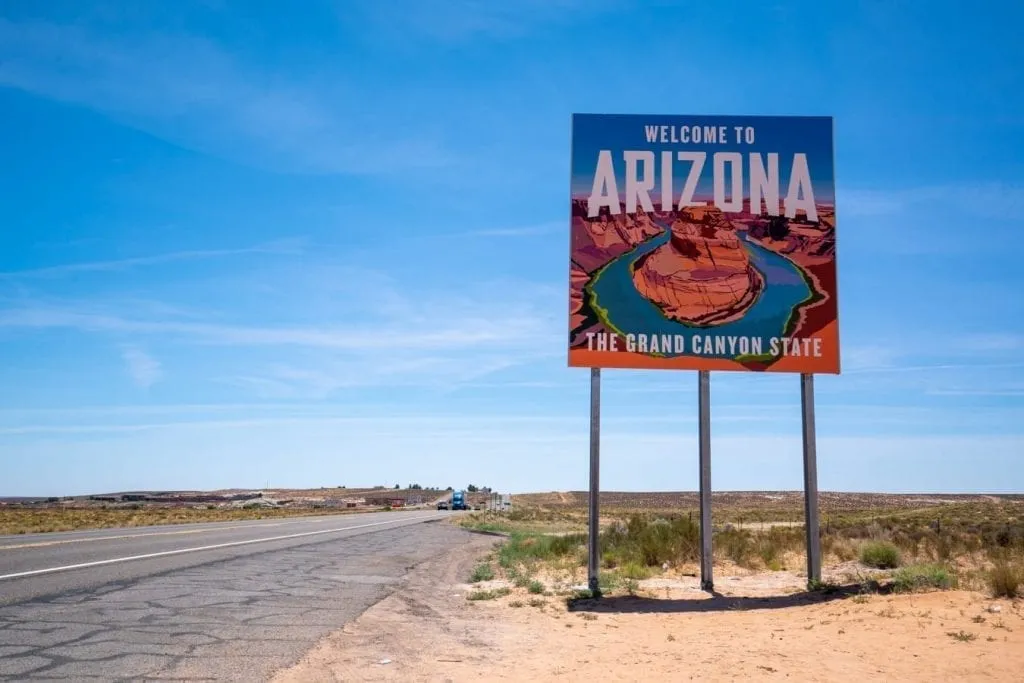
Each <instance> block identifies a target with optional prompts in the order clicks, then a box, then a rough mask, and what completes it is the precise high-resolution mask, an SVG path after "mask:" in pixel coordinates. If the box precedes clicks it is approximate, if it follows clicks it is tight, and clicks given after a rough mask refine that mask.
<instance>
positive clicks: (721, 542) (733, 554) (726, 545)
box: [715, 528, 754, 567]
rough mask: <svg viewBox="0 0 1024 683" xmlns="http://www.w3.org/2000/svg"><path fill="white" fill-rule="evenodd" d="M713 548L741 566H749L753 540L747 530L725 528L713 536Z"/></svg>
mask: <svg viewBox="0 0 1024 683" xmlns="http://www.w3.org/2000/svg"><path fill="white" fill-rule="evenodd" d="M715 548H719V549H720V550H721V552H722V553H723V554H724V555H725V556H726V557H728V558H729V559H730V560H732V561H733V562H735V563H736V564H737V565H739V566H741V567H748V566H750V560H751V557H752V555H753V552H754V540H753V537H752V535H751V533H750V532H749V531H746V530H744V529H732V528H727V529H725V530H723V531H721V532H719V533H718V534H716V536H715Z"/></svg>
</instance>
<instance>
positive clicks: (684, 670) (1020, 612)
mask: <svg viewBox="0 0 1024 683" xmlns="http://www.w3.org/2000/svg"><path fill="white" fill-rule="evenodd" d="M496 542H498V539H495V538H493V537H486V536H474V537H472V538H471V539H470V540H468V541H467V543H466V545H464V546H463V547H461V548H459V549H458V550H457V551H455V552H453V553H451V554H449V555H447V556H446V557H441V558H438V559H436V560H431V561H430V562H428V563H425V564H423V565H421V566H419V567H417V568H416V569H414V570H413V571H412V572H411V574H410V575H409V577H408V582H407V584H406V585H405V586H404V587H403V588H401V589H400V590H399V591H398V592H396V593H395V594H393V595H392V596H391V597H389V598H387V599H385V600H384V601H382V602H380V603H378V604H377V605H376V606H374V607H373V608H371V609H370V610H368V611H367V612H366V613H365V614H363V616H361V617H360V618H359V619H358V620H357V621H355V622H354V623H352V624H350V625H349V626H347V627H346V628H345V629H344V630H342V631H341V632H339V633H335V634H333V635H331V636H329V637H328V638H326V639H325V640H324V641H322V642H321V643H320V644H319V645H318V646H317V647H316V648H315V649H314V650H312V651H311V652H310V653H309V654H308V655H307V656H306V657H305V658H304V659H303V660H302V661H301V662H299V663H298V664H297V665H296V666H295V667H293V668H291V669H289V670H286V671H284V672H281V673H280V674H279V675H278V676H277V677H276V678H275V679H274V680H275V681H279V682H284V681H342V680H360V681H449V680H451V681H459V680H467V679H470V678H475V679H478V680H488V681H491V680H495V681H521V680H526V681H531V682H533V681H548V680H558V681H590V680H601V681H627V680H637V679H638V678H643V679H649V680H690V679H697V680H703V679H719V678H728V679H740V680H766V679H768V680H770V679H771V678H775V677H778V678H779V679H783V678H787V679H789V680H793V681H844V680H850V681H854V680H864V679H877V678H879V677H880V676H883V677H885V678H891V679H894V680H899V679H903V680H914V681H934V680H988V681H993V680H996V681H1016V680H1020V679H1019V676H1020V672H1021V671H1024V604H1022V603H1021V602H1020V601H1017V602H1012V601H1008V600H991V599H988V598H986V597H985V596H983V595H981V594H980V593H974V592H967V591H948V592H935V593H922V594H910V595H854V596H851V595H849V594H844V593H842V592H836V593H832V594H818V593H815V594H808V593H805V592H802V591H801V589H800V582H801V581H802V579H800V577H799V576H797V575H796V574H787V573H785V572H775V573H764V574H761V575H751V576H745V577H735V578H734V580H723V581H719V582H716V583H717V584H718V585H716V588H717V589H718V590H719V591H720V593H719V594H718V595H716V596H709V595H707V594H705V593H702V592H700V591H699V590H697V586H696V582H695V581H691V580H689V578H688V577H680V578H679V579H676V580H671V581H670V580H665V579H660V580H658V579H652V580H650V581H649V582H644V588H643V590H642V591H641V593H640V594H639V595H638V596H636V597H628V596H627V597H617V598H606V599H604V600H601V601H599V602H598V601H583V602H577V603H574V604H573V605H572V607H571V609H570V607H568V606H567V604H566V602H565V600H564V599H563V598H561V597H556V596H552V595H546V596H545V595H531V594H529V593H527V592H526V591H525V590H522V589H516V590H514V591H513V592H512V594H511V595H508V596H505V597H498V598H495V599H491V600H467V595H468V594H469V593H470V592H472V591H476V590H479V586H478V585H472V586H471V585H467V584H466V583H465V580H466V577H467V576H469V574H470V572H471V571H472V568H473V566H474V565H475V563H476V561H477V560H478V558H479V557H480V556H481V555H482V554H483V553H485V552H486V550H487V549H489V548H491V547H493V546H494V545H495V543H496ZM723 578H724V577H723Z"/></svg>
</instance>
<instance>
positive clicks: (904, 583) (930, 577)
mask: <svg viewBox="0 0 1024 683" xmlns="http://www.w3.org/2000/svg"><path fill="white" fill-rule="evenodd" d="M892 578H893V590H895V591H896V592H897V593H913V592H916V591H922V590H927V589H930V588H938V589H941V590H945V589H947V588H952V587H953V585H954V584H955V582H956V577H955V575H954V574H953V573H952V572H951V571H950V570H949V569H948V568H946V567H944V566H942V565H941V564H915V565H910V566H908V567H903V568H901V569H900V570H899V571H897V572H896V573H895V574H893V577H892Z"/></svg>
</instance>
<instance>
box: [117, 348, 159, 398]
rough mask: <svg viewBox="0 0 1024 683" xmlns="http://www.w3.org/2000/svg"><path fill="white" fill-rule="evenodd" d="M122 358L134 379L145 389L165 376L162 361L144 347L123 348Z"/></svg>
mask: <svg viewBox="0 0 1024 683" xmlns="http://www.w3.org/2000/svg"><path fill="white" fill-rule="evenodd" d="M121 358H122V359H123V360H124V363H125V366H126V367H127V369H128V375H129V376H130V377H131V378H132V381H133V382H135V384H136V385H138V386H140V387H142V388H143V389H148V388H149V387H151V386H153V385H154V384H156V383H157V382H159V381H160V380H161V379H162V378H163V375H164V373H163V369H162V368H161V365H160V361H158V360H157V359H155V358H153V357H152V356H151V355H149V354H148V353H146V352H145V351H143V350H142V349H138V348H135V347H126V348H124V349H122V350H121Z"/></svg>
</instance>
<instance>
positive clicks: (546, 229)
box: [460, 220, 568, 237]
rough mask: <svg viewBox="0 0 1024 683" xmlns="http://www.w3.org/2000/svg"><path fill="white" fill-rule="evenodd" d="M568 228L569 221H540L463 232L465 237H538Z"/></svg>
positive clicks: (462, 234) (564, 230)
mask: <svg viewBox="0 0 1024 683" xmlns="http://www.w3.org/2000/svg"><path fill="white" fill-rule="evenodd" d="M567 230H568V221H567V220H566V221H563V222H556V221H551V222H548V223H540V224H538V225H524V226H519V227H510V228H481V229H479V230H469V231H467V232H465V233H461V235H460V236H465V237H536V236H538V235H550V234H553V233H556V232H559V231H562V232H566V231H567Z"/></svg>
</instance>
